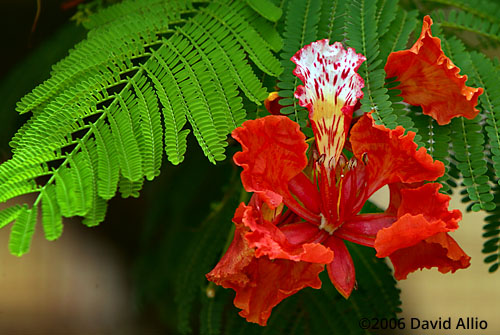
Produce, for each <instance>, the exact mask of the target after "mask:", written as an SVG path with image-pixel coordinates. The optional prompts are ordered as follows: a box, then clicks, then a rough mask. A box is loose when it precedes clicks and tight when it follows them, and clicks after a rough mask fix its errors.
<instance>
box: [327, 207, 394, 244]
mask: <svg viewBox="0 0 500 335" xmlns="http://www.w3.org/2000/svg"><path fill="white" fill-rule="evenodd" d="M395 220H396V217H395V216H394V215H388V214H385V213H377V214H360V215H356V216H355V217H353V218H352V219H350V220H349V221H346V222H344V223H343V224H342V226H340V228H339V229H338V230H336V231H335V236H337V237H339V238H341V239H343V240H348V241H351V242H354V243H358V244H362V245H366V246H368V247H373V244H374V243H375V237H376V236H377V233H378V231H379V230H380V229H382V228H387V227H390V226H391V224H392V223H393V222H394V221H395Z"/></svg>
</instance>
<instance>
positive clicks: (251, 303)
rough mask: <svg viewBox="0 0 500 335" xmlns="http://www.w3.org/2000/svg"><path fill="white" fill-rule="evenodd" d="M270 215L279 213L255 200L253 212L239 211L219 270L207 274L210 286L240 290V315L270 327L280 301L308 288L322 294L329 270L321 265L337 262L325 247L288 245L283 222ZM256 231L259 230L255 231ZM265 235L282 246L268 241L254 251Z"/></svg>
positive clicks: (251, 206)
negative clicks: (322, 278)
mask: <svg viewBox="0 0 500 335" xmlns="http://www.w3.org/2000/svg"><path fill="white" fill-rule="evenodd" d="M266 212H267V214H269V213H273V212H274V211H270V210H269V208H268V207H267V205H266V204H265V203H262V201H261V200H260V199H259V198H258V197H256V196H255V195H254V196H253V197H252V200H251V201H250V204H249V205H248V206H245V205H244V204H241V205H240V206H239V207H238V209H237V210H236V213H235V215H234V218H233V221H234V223H235V225H236V230H235V232H234V239H233V241H232V243H231V245H230V246H229V248H228V250H227V252H226V253H225V255H224V256H223V257H222V259H221V260H220V261H219V263H218V264H217V266H216V267H215V268H214V269H213V270H212V271H211V272H210V273H208V274H207V278H208V280H210V281H213V282H214V283H216V284H218V285H221V286H223V287H225V288H232V289H233V290H235V291H236V297H235V298H234V305H235V306H236V307H238V308H240V309H242V311H241V312H240V315H241V316H242V317H244V318H246V319H247V320H248V321H250V322H255V323H258V324H260V325H261V326H265V325H266V323H267V319H268V318H269V316H270V315H271V310H272V308H273V307H274V306H276V305H277V304H278V303H279V302H280V301H281V300H283V299H285V298H286V297H288V296H290V295H292V294H295V293H296V292H298V291H299V290H301V289H302V288H304V287H312V288H316V289H317V288H320V287H321V281H320V280H319V278H318V274H319V273H320V272H321V271H323V269H324V264H322V263H328V262H330V261H331V260H332V258H333V253H332V251H330V250H328V249H327V248H325V247H324V246H322V245H319V244H302V245H300V244H293V243H290V242H288V241H287V237H285V235H284V234H283V233H282V232H281V231H280V230H279V229H278V228H277V227H276V225H275V224H276V222H277V221H279V220H280V219H281V217H280V216H279V215H278V217H274V215H273V214H271V215H264V216H266V217H267V218H268V219H270V220H271V221H268V220H266V219H264V216H263V215H262V214H263V213H266ZM289 213H291V212H289ZM254 228H257V229H256V230H255V231H253V229H254ZM266 230H269V233H270V235H272V236H273V238H275V239H276V241H277V242H274V241H273V240H272V239H268V240H269V242H270V243H271V244H270V245H266V244H263V245H262V246H261V248H255V247H256V246H257V245H259V242H258V240H259V235H261V234H262V233H264V234H265V231H266ZM252 231H253V232H252ZM264 239H265V237H264ZM266 247H267V249H268V250H269V251H270V252H269V253H267V252H266ZM273 247H274V248H273ZM264 255H265V256H267V257H264ZM317 261H319V263H318V262H317Z"/></svg>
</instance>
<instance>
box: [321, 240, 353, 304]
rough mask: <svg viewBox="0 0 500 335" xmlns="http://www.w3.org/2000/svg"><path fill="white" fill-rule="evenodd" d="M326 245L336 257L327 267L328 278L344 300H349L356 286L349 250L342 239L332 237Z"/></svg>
mask: <svg viewBox="0 0 500 335" xmlns="http://www.w3.org/2000/svg"><path fill="white" fill-rule="evenodd" d="M325 245H326V246H327V247H329V248H330V249H332V250H333V253H334V255H335V257H334V258H333V261H332V262H331V263H329V264H327V265H326V269H327V270H328V276H329V277H330V280H331V281H332V283H333V285H334V286H335V288H336V289H337V291H339V293H340V294H342V296H343V297H344V298H346V299H347V298H349V296H350V295H351V292H352V290H353V288H354V285H355V284H356V275H355V272H354V264H353V262H352V258H351V255H350V254H349V250H347V247H346V246H345V244H344V242H343V241H342V240H341V239H338V238H336V237H335V236H331V237H330V238H329V239H328V240H327V241H326V242H325Z"/></svg>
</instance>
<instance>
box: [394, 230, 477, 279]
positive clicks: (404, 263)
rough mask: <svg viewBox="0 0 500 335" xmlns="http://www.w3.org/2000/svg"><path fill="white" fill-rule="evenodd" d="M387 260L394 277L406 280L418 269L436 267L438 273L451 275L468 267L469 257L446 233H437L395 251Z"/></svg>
mask: <svg viewBox="0 0 500 335" xmlns="http://www.w3.org/2000/svg"><path fill="white" fill-rule="evenodd" d="M389 258H390V259H391V262H392V264H393V265H394V277H395V278H396V279H397V280H401V279H406V277H407V276H408V274H409V273H411V272H414V271H416V270H418V269H423V268H427V269H430V268H433V267H437V268H438V270H439V272H441V273H447V272H449V271H451V272H452V273H453V272H455V271H456V270H458V269H465V268H467V267H468V266H469V265H470V257H469V256H467V254H466V253H465V252H464V251H463V250H462V249H461V248H460V247H459V246H458V244H457V242H455V240H454V239H453V238H451V237H450V236H449V235H448V234H447V233H439V234H436V235H434V236H432V237H429V238H428V239H426V240H425V241H422V242H420V243H418V244H417V245H414V246H412V247H408V248H404V249H401V250H397V251H395V252H394V253H392V254H391V255H390V256H389Z"/></svg>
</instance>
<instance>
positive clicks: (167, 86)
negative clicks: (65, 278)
mask: <svg viewBox="0 0 500 335" xmlns="http://www.w3.org/2000/svg"><path fill="white" fill-rule="evenodd" d="M251 3H252V7H250V6H248V4H247V2H246V1H243V0H239V1H224V0H220V1H210V2H203V1H201V2H196V3H192V2H191V1H189V0H173V1H167V0H143V1H131V0H128V1H127V0H126V1H123V2H122V3H120V4H117V5H114V6H111V7H109V8H106V9H104V10H102V11H100V12H98V13H97V14H95V15H93V16H91V17H90V18H89V20H88V21H87V22H85V25H86V27H87V28H88V29H90V31H89V33H88V36H87V39H86V40H84V41H82V42H81V43H79V44H78V45H76V46H75V48H74V49H73V50H71V51H70V53H69V55H68V56H67V57H66V58H65V59H63V60H62V61H60V62H59V63H58V64H56V65H55V66H54V67H53V69H52V72H51V77H50V78H49V79H48V80H47V81H46V82H44V83H43V84H41V85H40V86H38V87H37V88H35V89H34V90H33V92H31V93H29V94H27V95H26V96H25V97H24V98H23V99H21V101H20V102H19V103H18V106H17V110H18V111H19V112H20V113H28V112H32V114H33V115H32V116H31V118H30V119H29V120H28V121H27V122H26V123H25V125H24V126H22V127H21V128H20V129H19V131H18V132H17V134H16V135H15V136H14V138H13V139H12V141H11V143H10V144H11V146H12V152H13V156H12V158H11V159H10V160H8V161H6V162H4V163H3V164H1V165H0V181H1V182H2V183H1V184H0V192H1V193H0V194H1V196H0V201H6V200H9V199H11V198H13V197H15V196H18V195H22V194H26V193H36V194H37V197H36V199H35V203H34V207H33V208H41V214H42V219H43V220H42V222H43V225H44V229H45V231H46V236H47V238H49V239H55V238H57V237H58V236H59V235H60V233H61V231H62V219H61V217H62V216H64V217H71V216H75V215H79V216H82V217H83V223H84V224H86V225H88V226H95V225H97V224H99V223H100V222H102V221H103V220H104V216H105V213H106V207H107V202H106V201H107V200H109V199H111V198H112V197H113V196H114V195H115V194H116V190H117V188H119V190H120V193H121V195H122V196H123V197H129V196H133V197H137V196H139V192H140V190H141V188H142V185H143V183H144V179H145V178H146V179H148V180H152V179H154V178H155V177H156V176H158V175H159V173H160V167H161V165H162V156H163V150H164V148H165V152H166V154H167V158H168V160H169V161H170V162H172V163H173V164H179V163H181V162H182V160H183V159H184V155H185V152H186V148H187V136H188V134H189V132H190V131H192V133H193V134H194V135H195V137H196V138H197V140H198V143H199V144H200V147H201V148H202V150H203V152H204V153H205V155H206V156H207V158H208V159H209V160H210V161H211V162H213V163H215V162H216V161H220V160H223V159H225V154H224V151H225V147H226V146H227V142H226V137H227V135H228V134H229V133H230V132H231V131H232V130H233V129H234V128H235V127H237V126H239V125H240V124H241V123H242V122H243V121H244V120H245V117H246V113H245V110H244V109H243V105H242V98H241V96H240V95H241V94H240V92H242V93H243V94H245V95H246V97H247V98H248V99H249V100H251V101H253V102H255V103H261V101H262V100H263V99H264V98H265V97H266V96H267V92H266V90H265V89H264V88H263V86H262V83H261V82H260V80H258V79H257V76H256V71H263V72H265V73H267V74H268V75H271V76H278V75H279V73H280V72H281V65H280V63H279V61H278V60H277V59H276V58H275V57H274V55H273V54H272V50H273V48H274V49H276V48H278V47H279V40H278V39H276V34H275V33H274V35H273V36H274V37H272V38H271V39H265V38H263V37H262V35H261V34H263V33H265V32H271V33H272V32H273V31H274V29H273V28H272V26H271V25H270V24H267V25H264V24H263V25H262V26H263V28H260V27H259V29H255V28H254V26H255V25H256V24H257V23H258V22H263V21H262V20H265V18H263V17H262V16H260V15H259V13H260V12H262V8H263V7H262V5H264V4H266V3H267V2H265V1H263V0H261V1H251ZM255 10H257V11H255ZM240 13H245V14H244V15H240ZM266 14H269V15H271V14H272V15H271V18H272V19H273V20H274V19H277V12H276V13H266ZM269 15H268V16H269ZM266 22H267V21H266ZM253 66H255V67H253ZM40 202H41V206H38V204H39V203H40ZM23 213H24V212H23ZM29 213H31V214H30V215H34V216H35V221H34V222H36V216H37V214H38V212H37V211H34V212H29ZM25 216H26V215H24V214H23V216H22V217H23V218H24V217H25ZM29 222H32V221H29ZM16 227H17V228H16V231H19V229H20V228H19V227H18V226H16ZM28 231H29V230H28ZM25 236H26V237H29V236H30V234H25ZM17 241H20V239H12V242H11V250H16V252H18V253H19V252H23V251H25V250H28V249H27V248H26V247H25V245H24V244H23V245H22V246H18V248H17V249H16V248H15V246H14V244H15V243H16V242H17ZM24 241H25V240H24V239H23V240H22V243H25V242H24Z"/></svg>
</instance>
